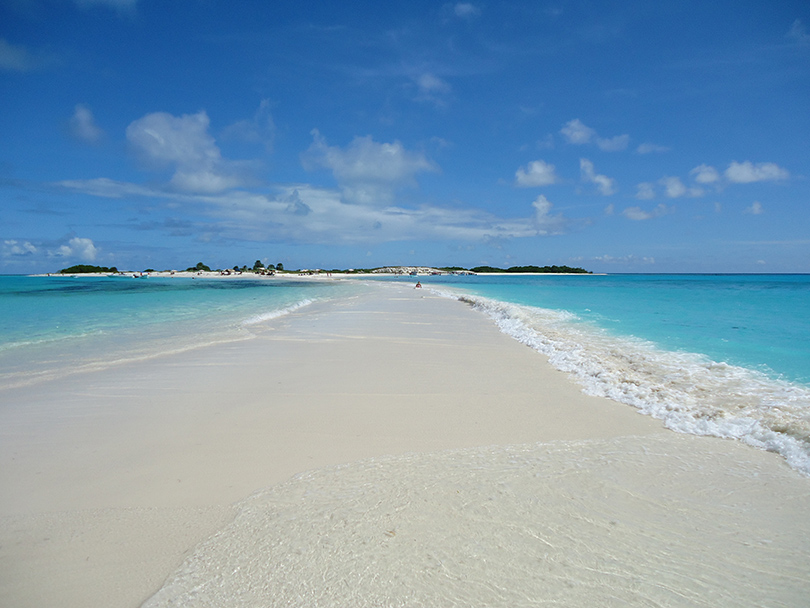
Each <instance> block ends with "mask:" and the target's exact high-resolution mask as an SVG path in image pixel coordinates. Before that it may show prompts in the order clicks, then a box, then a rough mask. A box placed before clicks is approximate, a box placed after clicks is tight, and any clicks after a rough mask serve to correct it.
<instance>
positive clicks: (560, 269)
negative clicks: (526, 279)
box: [470, 266, 591, 274]
mask: <svg viewBox="0 0 810 608" xmlns="http://www.w3.org/2000/svg"><path fill="white" fill-rule="evenodd" d="M470 271H471V272H523V273H527V272H531V273H540V274H591V272H590V271H589V270H585V269H584V268H572V267H571V266H512V267H510V268H507V269H505V270H504V269H503V268H494V267H492V266H476V267H475V268H470Z"/></svg>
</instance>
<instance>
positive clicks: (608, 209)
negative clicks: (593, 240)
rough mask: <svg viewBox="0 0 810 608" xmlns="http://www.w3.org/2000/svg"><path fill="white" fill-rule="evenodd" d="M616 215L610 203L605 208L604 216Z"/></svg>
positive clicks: (614, 208)
mask: <svg viewBox="0 0 810 608" xmlns="http://www.w3.org/2000/svg"><path fill="white" fill-rule="evenodd" d="M614 213H616V207H615V206H614V205H613V203H610V204H609V205H608V206H607V207H605V215H613V214H614Z"/></svg>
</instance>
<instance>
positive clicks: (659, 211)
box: [622, 203, 672, 221]
mask: <svg viewBox="0 0 810 608" xmlns="http://www.w3.org/2000/svg"><path fill="white" fill-rule="evenodd" d="M671 211H672V210H671V209H670V208H669V207H667V206H666V205H664V204H663V203H661V204H660V205H658V206H657V207H656V208H655V209H653V210H652V211H645V210H643V209H642V208H641V207H628V208H627V209H625V210H624V211H622V215H624V217H626V218H627V219H629V220H634V221H643V220H651V219H653V218H656V217H661V216H662V215H667V214H668V213H671Z"/></svg>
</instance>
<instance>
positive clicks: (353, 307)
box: [0, 286, 810, 608]
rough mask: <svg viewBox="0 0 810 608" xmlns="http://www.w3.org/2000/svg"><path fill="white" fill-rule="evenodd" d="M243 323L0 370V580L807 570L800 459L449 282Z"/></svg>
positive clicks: (785, 595) (32, 599) (722, 591)
mask: <svg viewBox="0 0 810 608" xmlns="http://www.w3.org/2000/svg"><path fill="white" fill-rule="evenodd" d="M255 329H256V332H257V336H256V338H255V339H252V340H247V341H241V342H234V343H230V344H224V345H222V344H221V345H216V346H212V347H208V348H200V349H197V350H193V351H189V352H184V353H180V354H175V355H171V356H165V357H157V358H154V359H151V360H148V361H142V362H137V363H130V364H127V365H122V366H118V367H114V368H111V369H108V370H105V371H100V372H90V373H83V374H77V375H73V376H70V377H68V378H65V379H61V380H59V381H56V382H45V383H40V384H36V385H34V386H30V387H24V388H17V389H9V390H5V391H3V392H2V393H0V403H2V405H1V406H0V434H1V435H2V440H1V441H0V487H2V488H3V490H2V493H0V605H2V606H9V607H15V608H27V607H37V608H42V607H45V606H60V608H74V607H75V608H79V607H81V608H96V607H98V608H102V607H103V608H135V607H137V606H140V605H141V604H142V603H143V602H145V601H147V600H149V598H150V597H152V596H153V595H154V594H155V593H157V592H158V591H159V590H160V589H161V586H162V585H163V584H164V582H165V581H166V580H167V579H170V581H171V584H170V585H168V586H167V587H166V588H165V589H164V590H162V591H160V593H158V595H157V596H155V597H154V598H153V599H152V600H149V603H148V604H147V605H148V606H164V605H165V606H168V605H188V606H194V605H197V606H203V605H205V606H208V605H211V606H214V605H220V606H225V605H228V606H242V605H245V606H248V605H258V604H257V602H263V603H262V605H274V604H272V603H267V597H268V594H269V595H270V596H272V597H275V598H277V600H278V604H277V605H301V606H305V605H306V606H311V605H320V606H327V605H334V606H340V605H343V606H366V605H368V606H371V605H419V603H420V602H423V603H428V604H429V603H430V602H434V603H433V605H445V606H450V605H480V606H483V605H500V606H518V605H537V606H539V605H567V606H595V605H600V606H606V605H616V606H621V605H624V606H627V605H638V606H648V605H663V606H702V605H706V606H710V605H711V606H721V605H722V606H745V605H751V606H754V605H769V606H796V607H798V606H801V605H804V604H803V603H802V602H806V598H807V597H808V594H810V566H808V564H810V518H808V517H807V513H808V512H810V510H808V509H810V479H807V478H805V477H802V476H801V475H800V474H798V473H796V472H795V471H793V470H791V469H790V468H788V467H787V465H786V464H785V463H784V462H783V461H782V459H781V458H780V457H778V456H776V455H774V454H770V453H766V452H761V451H757V450H754V449H751V448H748V447H746V446H743V445H741V444H738V443H735V442H731V441H724V440H719V439H712V438H701V437H694V436H686V435H679V434H676V433H673V432H671V431H668V430H666V429H664V428H663V426H662V425H661V424H660V423H659V422H658V421H656V420H653V419H651V418H648V417H645V416H642V415H639V414H638V413H636V411H635V410H634V409H633V408H631V407H629V406H625V405H621V404H618V403H615V402H613V401H609V400H606V399H601V398H595V397H588V396H586V395H584V394H583V393H582V392H581V390H580V388H579V387H578V386H577V385H575V384H574V383H573V382H572V381H570V380H569V379H568V378H567V377H566V376H565V375H563V374H562V373H560V372H557V371H556V370H553V369H552V368H551V367H550V366H549V365H548V364H547V362H546V361H545V360H544V358H543V357H542V356H541V355H539V354H538V353H536V352H535V351H532V350H531V349H529V348H527V347H525V346H523V345H521V344H519V343H518V342H516V341H515V340H513V339H511V338H509V337H507V336H506V335H504V334H502V333H500V332H499V331H498V329H497V328H496V327H495V326H494V325H493V324H492V323H491V322H490V321H488V320H487V319H486V318H485V317H484V316H483V315H480V314H479V313H477V312H476V311H474V310H472V309H470V308H469V307H468V306H466V305H465V304H463V303H461V302H458V301H455V300H450V299H444V298H440V297H437V296H435V295H432V294H431V293H430V292H428V290H414V289H410V288H409V287H404V286H384V287H379V288H374V289H370V290H369V293H368V295H364V296H360V297H357V298H353V299H346V300H340V301H335V302H326V303H316V304H313V305H312V306H310V307H308V308H306V309H303V310H301V311H296V312H293V313H291V314H289V315H287V316H285V317H281V318H278V319H273V320H271V321H268V322H266V323H264V324H262V325H261V326H258V327H256V328H255ZM537 444H543V445H542V446H540V447H538V446H537ZM509 446H512V447H509ZM515 446H517V447H515ZM521 446H530V447H521ZM484 461H486V462H488V463H489V464H487V465H486V466H482V465H481V464H480V463H481V462H484ZM476 463H478V464H476ZM516 463H517V464H516ZM336 465H348V466H346V467H344V468H338V469H335V468H334V467H335V466H336ZM419 471H424V472H425V475H429V476H432V478H433V479H436V478H437V477H438V478H440V479H444V481H443V483H441V484H437V485H431V486H430V490H429V491H428V492H427V494H426V491H427V486H426V484H425V479H426V477H425V475H422V476H420V474H418V472H419ZM304 472H310V473H308V474H307V475H304V476H303V477H297V478H294V479H291V478H293V476H296V475H298V474H301V473H304ZM501 483H502V484H503V485H502V487H501V486H499V485H498V484H501ZM532 484H536V485H532ZM496 486H497V487H496ZM313 488H314V490H313ZM482 488H492V490H491V491H489V490H482ZM256 492H258V493H257V494H255V495H254V493H256ZM251 495H253V496H252V497H251ZM248 497H251V498H250V499H248V500H247V501H246V500H245V499H247V498H248ZM465 497H466V498H465ZM364 501H365V502H364ZM350 505H354V506H350ZM398 505H399V506H403V505H407V508H403V509H402V511H401V517H400V518H399V519H398V517H399V516H397V515H396V514H397V513H400V511H398V510H397V509H398V508H399V506H398ZM419 505H422V506H419ZM336 513H337V514H340V513H343V519H342V520H341V521H344V522H346V521H355V523H356V526H355V527H354V528H352V529H351V530H349V529H348V527H347V526H344V530H343V531H342V532H338V531H336V529H335V526H334V523H333V524H329V523H328V522H329V515H330V514H332V515H334V514H336ZM358 513H359V514H363V513H365V514H366V516H365V517H364V518H360V520H362V521H360V520H358V519H357V514H358ZM291 514H293V515H291ZM294 514H297V515H294ZM518 514H519V516H518ZM237 515H238V517H237ZM270 515H272V517H271V516H270ZM289 517H299V518H302V521H304V522H305V523H304V524H302V526H298V525H295V526H292V525H286V524H284V522H285V521H288V519H289ZM235 518H236V520H235ZM353 518H354V519H353ZM521 522H522V523H521ZM329 525H331V526H332V527H331V528H330V527H329ZM324 526H326V528H324ZM520 526H523V528H520ZM330 530H331V532H330ZM217 532H219V536H217V537H216V538H214V539H212V540H211V541H209V542H207V543H205V544H204V545H202V546H200V548H199V549H198V550H197V553H195V547H198V546H199V545H200V543H203V542H204V541H206V539H208V538H209V537H211V536H212V535H214V534H215V533H217ZM285 534H289V535H290V539H291V543H290V544H288V545H285V544H284V543H283V542H281V540H283V539H279V536H283V535H285ZM330 535H331V536H330ZM257 538H262V539H265V540H266V541H267V542H268V546H267V547H265V548H264V549H263V551H264V552H263V553H262V554H261V555H262V557H261V559H259V560H258V561H250V562H248V563H249V565H250V567H244V568H241V569H240V567H239V564H238V563H236V566H233V564H234V563H235V562H233V560H234V559H236V560H237V562H238V559H239V557H238V556H239V554H241V553H244V552H255V551H257V547H256V544H255V542H254V541H256V539H257ZM326 538H331V541H330V543H331V544H330V545H328V546H327V545H326V544H324V543H325V541H324V539H326ZM251 539H252V540H251ZM273 539H275V540H277V541H279V542H275V543H273V542H270V541H271V540H273ZM359 539H365V540H369V539H370V540H369V542H365V541H364V542H358V541H359ZM470 539H472V540H470ZM248 541H250V542H248ZM468 541H469V542H468ZM472 541H474V542H472ZM396 543H399V544H396ZM240 547H241V549H239V548H240ZM234 548H237V549H238V550H235V549H234ZM427 553H430V557H429V558H428V557H426V555H427ZM192 556H199V557H194V558H192V561H191V562H190V564H191V565H187V567H185V568H184V570H183V572H182V573H180V574H177V575H176V574H175V572H176V571H177V569H178V568H179V567H180V566H181V564H183V562H184V560H185V559H187V558H189V557H192ZM393 556H396V557H393ZM255 557H256V556H255V555H254V556H253V557H252V558H251V559H253V558H255ZM218 563H219V564H226V563H227V564H231V570H229V572H231V575H230V576H224V578H220V579H217V578H216V577H217V576H222V575H221V572H222V571H220V574H218V575H214V574H212V572H216V571H217V567H218V566H217V564H218ZM358 564H362V565H363V568H362V571H361V569H359V568H358ZM487 564H490V566H487ZM507 565H509V567H506V566H507ZM282 566H283V567H282ZM372 566H373V567H374V568H376V570H375V571H374V572H371V573H370V570H369V568H371V567H372ZM249 572H253V573H254V576H253V577H251V575H249V574H246V573H249ZM327 572H328V573H329V575H328V576H327V574H326V573H327ZM285 577H287V578H285ZM268 578H269V579H272V580H273V581H275V583H274V584H276V585H277V586H275V587H273V586H272V585H271V586H269V587H268V586H267V585H268V583H267V580H268ZM254 579H255V580H254ZM206 581H208V582H206ZM212 581H213V582H212ZM318 581H320V582H319V584H320V587H319V586H318V585H317V584H316V582H318ZM336 581H343V583H340V584H338V583H336ZM346 581H348V582H346ZM369 581H372V582H373V584H369ZM465 581H466V582H465ZM482 581H488V582H487V584H483V583H482ZM214 582H215V583H216V584H214ZM302 582H303V586H302V587H300V588H299V587H296V585H298V584H299V583H302ZM186 584H194V585H197V586H198V588H199V590H200V591H199V594H198V596H196V597H197V599H194V598H193V597H192V596H189V595H184V593H185V592H186V591H187V588H184V587H183V585H186ZM206 585H207V586H206ZM364 585H368V586H364ZM364 589H365V590H366V591H365V592H359V591H358V590H364ZM234 593H236V594H237V595H234ZM240 593H241V594H242V596H240V597H238V598H237V596H238V595H239V594H240ZM218 594H219V595H218ZM217 598H218V599H217ZM291 598H292V599H291ZM295 598H298V600H296V599H295ZM762 598H765V600H767V601H766V602H765V603H757V602H760V600H762ZM173 602H174V603H173ZM251 602H254V603H251ZM285 602H286V603H285ZM656 602H657V604H656Z"/></svg>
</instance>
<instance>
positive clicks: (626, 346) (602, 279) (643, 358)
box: [422, 275, 810, 475]
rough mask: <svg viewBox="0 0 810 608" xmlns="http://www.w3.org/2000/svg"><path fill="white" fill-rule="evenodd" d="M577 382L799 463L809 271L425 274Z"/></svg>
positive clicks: (808, 346) (808, 429)
mask: <svg viewBox="0 0 810 608" xmlns="http://www.w3.org/2000/svg"><path fill="white" fill-rule="evenodd" d="M422 283H423V285H424V287H425V288H432V289H434V290H435V291H436V292H437V293H440V294H443V295H445V296H448V297H453V298H457V299H461V300H463V301H465V302H467V303H469V304H470V305H472V306H474V307H475V308H477V309H479V310H480V311H481V312H483V313H484V314H486V315H488V316H489V317H490V318H492V319H493V320H494V322H496V323H497V324H498V326H499V327H500V328H501V330H502V331H504V332H506V333H507V334H509V335H511V336H513V337H514V338H516V339H517V340H520V341H521V342H523V343H525V344H527V345H529V346H530V347H532V348H534V349H536V350H538V351H540V352H542V353H543V354H545V355H547V356H548V357H549V360H550V362H551V363H552V365H554V366H555V367H556V368H557V369H560V370H562V371H565V372H566V373H569V374H570V375H571V376H572V377H574V378H575V379H576V381H578V382H579V383H580V384H581V385H582V387H583V390H584V391H585V392H586V393H588V394H591V395H597V396H604V397H609V398H611V399H614V400H616V401H619V402H622V403H626V404H628V405H632V406H634V407H636V408H638V409H640V410H641V411H642V412H643V413H645V414H649V415H652V416H655V417H656V418H660V419H662V420H663V421H664V423H665V424H666V426H667V427H669V428H671V429H673V430H677V431H681V432H685V433H693V434H698V435H714V436H718V437H726V438H734V439H738V440H741V441H743V442H745V443H747V444H749V445H752V446H755V447H757V448H761V449H766V450H769V451H774V452H778V453H779V454H781V455H783V456H784V457H785V458H786V460H787V461H788V463H789V464H790V466H792V467H793V468H795V469H797V470H798V471H800V472H802V473H803V474H805V475H810V276H808V275H742V276H741V275H721V276H715V275H712V276H709V275H612V276H592V275H583V276H508V275H507V276H474V277H428V278H426V279H425V280H423V281H422Z"/></svg>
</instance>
